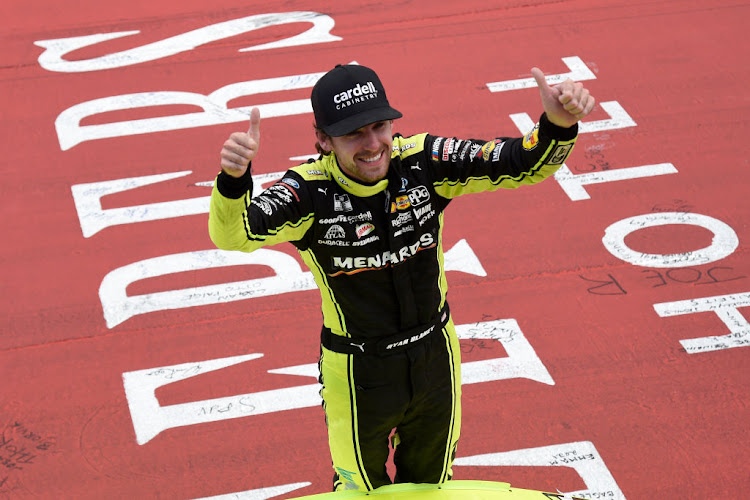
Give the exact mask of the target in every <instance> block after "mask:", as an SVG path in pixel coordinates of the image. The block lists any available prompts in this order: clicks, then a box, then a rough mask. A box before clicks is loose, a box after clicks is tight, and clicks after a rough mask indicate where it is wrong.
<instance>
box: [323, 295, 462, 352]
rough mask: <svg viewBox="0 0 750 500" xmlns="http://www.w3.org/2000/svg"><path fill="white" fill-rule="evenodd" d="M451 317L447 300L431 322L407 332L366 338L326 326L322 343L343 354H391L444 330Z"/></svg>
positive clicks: (330, 349)
mask: <svg viewBox="0 0 750 500" xmlns="http://www.w3.org/2000/svg"><path fill="white" fill-rule="evenodd" d="M449 318H450V311H449V310H448V303H447V302H446V303H445V306H444V307H443V309H442V310H441V311H440V312H439V313H438V315H437V317H436V318H435V319H434V320H433V321H432V322H431V323H428V324H427V325H424V326H420V327H418V328H413V329H411V330H408V331H406V332H400V333H397V334H395V335H389V336H387V337H383V338H375V339H364V338H361V337H344V336H341V335H336V334H335V333H333V332H332V331H331V330H330V328H326V327H325V326H324V327H323V329H322V331H321V332H320V343H321V344H323V347H325V348H326V349H328V350H329V351H334V352H339V353H342V354H380V355H383V354H390V353H393V352H398V351H400V350H403V349H406V348H408V347H411V346H413V345H415V344H418V343H419V342H422V341H423V340H425V339H426V338H427V337H429V336H430V334H432V333H434V332H436V331H439V330H442V329H443V327H444V326H445V325H446V323H448V319H449Z"/></svg>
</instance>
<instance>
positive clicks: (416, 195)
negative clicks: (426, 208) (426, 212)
mask: <svg viewBox="0 0 750 500" xmlns="http://www.w3.org/2000/svg"><path fill="white" fill-rule="evenodd" d="M408 194H409V202H410V203H411V205H412V206H413V207H418V206H419V205H421V204H422V203H424V202H426V201H429V199H430V192H429V191H427V188H426V187H424V186H418V187H415V188H414V189H410V190H409V193H408Z"/></svg>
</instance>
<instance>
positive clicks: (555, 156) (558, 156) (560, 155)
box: [547, 144, 573, 165]
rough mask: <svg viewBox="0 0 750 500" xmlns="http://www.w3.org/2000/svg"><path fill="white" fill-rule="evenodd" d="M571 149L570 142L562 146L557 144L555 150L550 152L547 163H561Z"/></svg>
mask: <svg viewBox="0 0 750 500" xmlns="http://www.w3.org/2000/svg"><path fill="white" fill-rule="evenodd" d="M572 149H573V145H572V144H565V145H563V146H557V147H556V148H555V151H554V152H553V153H552V157H551V158H550V160H549V161H548V162H547V165H562V164H563V162H564V161H565V159H566V158H567V157H568V155H569V154H570V151H571V150H572Z"/></svg>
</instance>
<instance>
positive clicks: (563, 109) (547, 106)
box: [531, 68, 596, 128]
mask: <svg viewBox="0 0 750 500" xmlns="http://www.w3.org/2000/svg"><path fill="white" fill-rule="evenodd" d="M531 74H532V76H533V77H534V80H536V84H537V85H538V86H539V94H540V95H541V97H542V105H543V106H544V111H545V113H547V119H549V121H550V122H552V123H554V124H555V125H557V126H559V127H565V128H568V127H572V126H573V125H575V124H576V123H578V121H579V120H580V119H582V118H583V117H584V116H586V115H588V114H589V113H591V110H593V109H594V104H596V100H595V99H594V97H593V96H591V95H590V94H589V91H588V89H586V88H584V86H583V84H582V83H580V82H574V81H573V80H571V79H567V80H565V81H564V82H562V83H559V84H557V85H554V86H552V87H550V86H549V84H548V83H547V80H546V79H545V78H544V73H542V70H540V69H539V68H532V69H531Z"/></svg>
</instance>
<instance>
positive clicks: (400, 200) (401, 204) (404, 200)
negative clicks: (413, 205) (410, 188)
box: [396, 196, 409, 210]
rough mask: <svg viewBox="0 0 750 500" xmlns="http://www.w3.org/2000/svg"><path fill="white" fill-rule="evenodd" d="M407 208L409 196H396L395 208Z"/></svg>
mask: <svg viewBox="0 0 750 500" xmlns="http://www.w3.org/2000/svg"><path fill="white" fill-rule="evenodd" d="M407 208H409V197H408V196H398V197H396V209H397V210H406V209H407Z"/></svg>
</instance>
